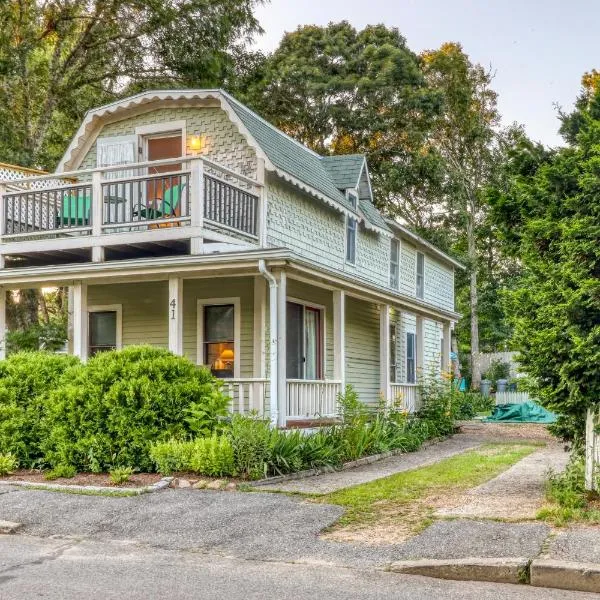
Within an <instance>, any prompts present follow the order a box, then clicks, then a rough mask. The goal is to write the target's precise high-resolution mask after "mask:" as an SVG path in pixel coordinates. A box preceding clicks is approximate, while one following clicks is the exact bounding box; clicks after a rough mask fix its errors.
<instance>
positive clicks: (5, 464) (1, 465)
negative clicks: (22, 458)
mask: <svg viewBox="0 0 600 600" xmlns="http://www.w3.org/2000/svg"><path fill="white" fill-rule="evenodd" d="M18 468H19V460H18V459H17V457H16V456H13V455H12V454H11V453H10V452H8V453H7V454H0V476H2V477H4V475H12V473H14V472H15V471H16V470H17V469H18Z"/></svg>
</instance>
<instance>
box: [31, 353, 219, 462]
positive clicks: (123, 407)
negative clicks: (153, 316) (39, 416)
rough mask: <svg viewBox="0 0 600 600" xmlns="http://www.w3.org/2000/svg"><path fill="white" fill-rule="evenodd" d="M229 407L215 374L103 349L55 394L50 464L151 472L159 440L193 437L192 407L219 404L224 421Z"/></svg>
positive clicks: (157, 356)
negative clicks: (154, 447) (122, 467)
mask: <svg viewBox="0 0 600 600" xmlns="http://www.w3.org/2000/svg"><path fill="white" fill-rule="evenodd" d="M227 403H228V399H227V398H226V397H225V396H224V395H223V394H222V393H221V391H220V388H219V386H218V384H217V382H216V380H215V379H214V377H213V376H212V375H211V374H210V372H209V371H208V370H206V369H203V368H197V367H196V365H194V364H193V363H192V362H190V361H189V360H188V359H186V358H182V357H180V356H175V355H173V354H171V353H170V352H168V351H167V350H161V349H157V348H152V347H149V346H138V347H136V346H132V347H129V348H126V349H125V350H120V351H113V352H103V353H100V354H97V355H96V356H94V357H93V358H92V359H90V360H89V361H88V363H87V364H86V365H81V366H80V367H79V368H78V369H74V370H72V371H71V372H70V379H69V380H68V381H65V380H63V384H62V385H61V386H60V388H59V389H57V390H55V391H54V392H53V393H52V394H51V395H50V410H49V412H48V415H47V417H46V420H45V426H46V427H47V430H48V432H49V435H48V437H47V438H46V439H45V440H44V441H43V443H42V448H43V450H44V454H45V460H46V461H47V462H48V463H49V464H50V465H52V466H54V465H60V464H70V465H74V466H75V467H77V468H78V469H80V470H91V471H93V472H101V471H106V470H108V469H110V468H111V467H113V466H114V465H119V464H121V465H122V464H126V465H133V466H135V467H136V468H138V469H140V470H149V469H151V468H152V466H153V461H152V459H151V458H150V455H149V449H150V446H151V444H152V443H153V442H155V441H157V440H159V441H160V440H162V439H169V438H176V439H183V438H186V437H187V436H189V435H190V433H191V431H190V427H189V424H188V423H187V422H186V421H185V419H184V418H183V415H184V414H185V411H186V410H187V409H189V408H190V406H192V405H194V404H195V405H196V406H197V405H200V404H202V405H205V406H206V407H209V406H210V407H212V410H213V411H214V416H215V419H214V421H215V422H216V419H217V417H218V416H219V415H221V414H222V413H223V411H224V410H225V407H226V406H227Z"/></svg>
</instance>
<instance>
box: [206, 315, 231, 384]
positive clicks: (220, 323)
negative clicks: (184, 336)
mask: <svg viewBox="0 0 600 600" xmlns="http://www.w3.org/2000/svg"><path fill="white" fill-rule="evenodd" d="M234 317H235V307H234V305H233V304H220V305H206V306H204V328H203V332H204V349H203V350H204V357H203V362H204V364H205V365H208V367H209V368H210V370H211V372H212V374H213V375H215V376H216V377H220V378H227V377H234V374H235V361H236V356H235V320H234Z"/></svg>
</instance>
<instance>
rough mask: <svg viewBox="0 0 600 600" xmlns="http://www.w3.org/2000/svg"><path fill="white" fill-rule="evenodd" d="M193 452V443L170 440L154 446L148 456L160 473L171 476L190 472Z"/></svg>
mask: <svg viewBox="0 0 600 600" xmlns="http://www.w3.org/2000/svg"><path fill="white" fill-rule="evenodd" d="M193 450H194V442H193V441H179V440H168V441H166V442H157V443H155V444H152V446H150V450H149V451H148V454H149V456H150V459H151V460H152V462H153V463H154V466H155V467H156V470H157V471H158V472H159V473H161V474H162V475H171V473H175V472H177V471H188V470H189V468H190V464H191V461H192V452H193Z"/></svg>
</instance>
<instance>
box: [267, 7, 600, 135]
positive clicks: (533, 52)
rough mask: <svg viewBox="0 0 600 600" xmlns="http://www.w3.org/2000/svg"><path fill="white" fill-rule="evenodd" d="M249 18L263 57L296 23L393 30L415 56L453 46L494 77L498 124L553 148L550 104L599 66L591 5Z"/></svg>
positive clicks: (319, 11)
mask: <svg viewBox="0 0 600 600" xmlns="http://www.w3.org/2000/svg"><path fill="white" fill-rule="evenodd" d="M257 16H258V18H259V21H260V23H261V25H262V27H263V29H264V30H265V34H264V35H263V36H262V37H261V38H259V39H258V40H257V46H258V47H259V48H261V49H263V50H268V51H270V50H273V49H275V48H276V47H277V45H278V43H279V40H280V39H281V36H282V35H283V33H284V32H285V31H292V30H294V29H296V27H297V26H298V25H306V24H317V25H326V24H327V23H328V22H330V21H341V20H347V21H350V23H352V25H354V27H356V28H359V29H361V28H363V27H364V26H365V25H367V24H373V23H384V24H385V25H387V26H390V27H392V26H393V27H398V28H399V30H400V32H401V33H402V34H403V35H404V37H405V38H406V39H407V42H408V46H409V47H410V48H411V50H413V51H414V52H417V53H418V52H420V51H421V50H424V49H431V48H438V47H439V46H440V45H441V44H442V43H443V42H445V41H456V42H460V43H461V44H462V46H463V48H464V50H465V51H466V52H467V54H468V55H469V56H470V58H471V60H472V61H473V62H478V63H481V64H482V65H484V66H491V67H492V69H493V71H495V73H496V76H495V80H494V83H493V87H494V89H495V90H496V91H497V92H498V93H499V108H500V112H501V113H502V116H503V121H504V123H505V124H509V123H512V122H514V121H516V122H518V123H521V124H523V125H525V128H526V130H527V133H528V134H529V136H531V137H532V138H533V139H535V140H539V141H541V142H543V143H545V144H547V145H551V146H556V145H558V144H560V143H561V138H560V136H559V135H558V133H557V129H558V121H557V118H556V108H555V105H556V104H558V105H560V106H561V107H563V108H564V109H570V108H571V107H572V104H573V101H574V100H575V97H576V96H577V94H578V93H579V90H580V82H581V76H582V74H583V73H584V72H585V71H589V70H591V69H592V68H594V67H596V68H600V55H599V48H600V35H599V31H600V30H599V23H600V2H599V1H598V0H569V1H566V0H544V1H542V0H523V1H521V2H519V1H518V0H505V1H500V0H489V1H488V0H479V1H477V0H294V1H290V0H272V1H271V2H270V4H266V5H265V6H262V7H260V8H259V9H258V11H257Z"/></svg>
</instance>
